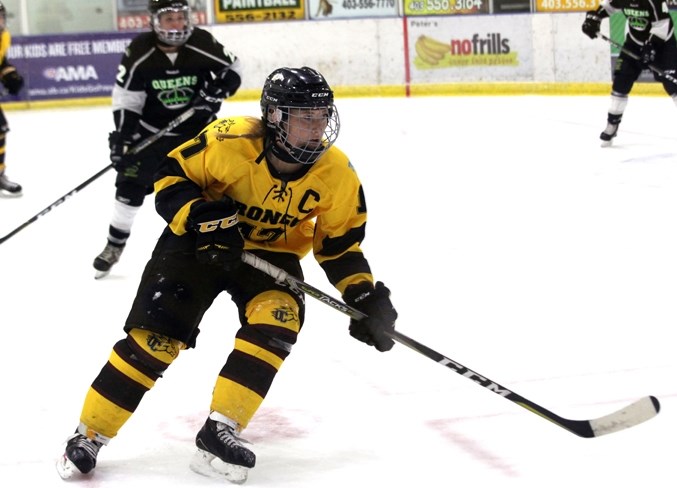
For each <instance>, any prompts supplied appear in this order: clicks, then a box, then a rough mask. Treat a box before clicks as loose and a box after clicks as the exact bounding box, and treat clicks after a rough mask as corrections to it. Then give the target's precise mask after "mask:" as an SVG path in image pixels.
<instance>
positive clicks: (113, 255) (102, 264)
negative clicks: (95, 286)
mask: <svg viewBox="0 0 677 488" xmlns="http://www.w3.org/2000/svg"><path fill="white" fill-rule="evenodd" d="M124 249H125V246H124V244H123V245H122V246H116V245H115V244H112V243H110V242H109V243H107V244H106V247H105V248H104V249H103V251H101V254H99V255H98V256H97V257H96V258H95V259H94V269H95V270H96V275H95V276H94V277H95V278H96V279H97V280H98V279H99V278H103V277H104V276H107V275H108V273H110V269H111V268H112V267H113V265H114V264H115V263H117V262H118V261H119V260H120V255H121V254H122V251H123V250H124Z"/></svg>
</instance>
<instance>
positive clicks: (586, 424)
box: [242, 252, 660, 438]
mask: <svg viewBox="0 0 677 488" xmlns="http://www.w3.org/2000/svg"><path fill="white" fill-rule="evenodd" d="M242 260H243V261H244V262H245V263H247V264H248V265H250V266H252V267H254V268H256V269H258V270H259V271H262V272H263V273H265V274H267V275H268V276H270V277H272V278H274V279H275V281H276V282H277V283H280V284H283V285H285V286H287V287H288V288H289V289H291V290H292V291H295V292H303V293H305V294H306V295H310V296H311V297H313V298H315V299H317V300H319V301H321V302H322V303H324V304H326V305H328V306H330V307H332V308H334V309H335V310H338V311H339V312H342V313H344V314H345V315H347V316H349V317H350V318H352V319H356V320H361V319H363V318H365V317H366V315H365V314H364V313H362V312H360V311H359V310H357V309H355V308H353V307H351V306H350V305H347V304H345V303H343V302H341V301H340V300H337V299H335V298H332V297H331V296H329V295H327V294H326V293H324V292H322V291H321V290H319V289H317V288H315V287H314V286H311V285H309V284H308V283H305V282H304V281H302V280H300V279H298V278H295V277H294V276H291V275H290V274H289V273H287V272H286V271H284V270H283V269H280V268H278V267H277V266H275V265H273V264H271V263H269V262H267V261H265V260H263V259H261V258H260V257H258V256H255V255H254V254H252V253H249V252H244V253H243V255H242ZM387 334H388V336H389V337H391V338H392V339H393V340H394V341H396V342H398V343H400V344H402V345H404V346H407V347H408V348H410V349H412V350H414V351H416V352H418V353H420V354H422V355H423V356H425V357H427V358H429V359H432V360H433V361H435V362H437V363H440V364H441V365H443V366H446V367H447V368H449V369H451V370H452V371H454V372H455V373H457V374H459V375H461V376H464V377H465V378H468V379H469V380H471V381H474V382H475V383H477V384H478V385H480V386H483V387H484V388H486V389H487V390H489V391H491V392H493V393H496V394H497V395H499V396H501V397H503V398H505V399H506V400H510V401H511V402H513V403H515V404H517V405H519V406H520V407H523V408H525V409H527V410H528V411H530V412H532V413H535V414H536V415H538V416H540V417H543V418H544V419H546V420H549V421H550V422H552V423H554V424H555V425H557V426H559V427H561V428H563V429H565V430H568V431H569V432H571V433H573V434H576V435H577V436H580V437H586V438H590V437H598V436H600V435H604V434H610V433H612V432H617V431H619V430H622V429H626V428H628V427H632V426H634V425H637V424H639V423H642V422H644V421H646V420H649V419H650V418H652V417H654V416H655V415H656V414H657V413H658V411H659V409H660V404H659V402H658V399H656V398H655V397H653V396H649V397H644V398H642V399H640V400H638V401H636V402H634V403H632V404H630V405H628V406H627V407H625V408H623V409H621V410H618V411H616V412H614V413H612V414H610V415H606V416H604V417H600V418H598V419H593V420H569V419H565V418H563V417H560V416H559V415H557V414H555V413H553V412H551V411H550V410H548V409H546V408H544V407H542V406H540V405H538V404H537V403H534V402H532V401H531V400H528V399H527V398H525V397H523V396H521V395H519V394H517V393H515V392H514V391H512V390H510V389H508V388H506V387H504V386H502V385H500V384H498V383H496V382H495V381H492V380H490V379H489V378H487V377H486V376H483V375H481V374H479V373H477V372H475V371H473V370H471V369H470V368H468V367H466V366H464V365H462V364H461V363H459V362H457V361H454V360H453V359H450V358H448V357H446V356H444V355H443V354H440V353H439V352H437V351H435V350H433V349H431V348H429V347H428V346H425V345H423V344H421V343H420V342H418V341H416V340H414V339H412V338H410V337H407V336H406V335H404V334H402V333H401V332H398V331H396V330H393V331H392V332H388V333H387Z"/></svg>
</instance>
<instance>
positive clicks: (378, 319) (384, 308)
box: [343, 281, 397, 352]
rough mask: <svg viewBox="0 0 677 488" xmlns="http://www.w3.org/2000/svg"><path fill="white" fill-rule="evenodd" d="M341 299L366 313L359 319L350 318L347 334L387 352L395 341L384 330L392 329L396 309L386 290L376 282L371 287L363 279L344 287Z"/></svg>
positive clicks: (380, 283) (395, 317)
mask: <svg viewBox="0 0 677 488" xmlns="http://www.w3.org/2000/svg"><path fill="white" fill-rule="evenodd" d="M343 300H344V301H345V302H346V304H348V305H350V306H351V307H353V308H356V309H357V310H359V311H360V312H363V313H364V314H366V315H367V317H366V318H364V319H361V320H355V319H351V320H350V329H349V330H350V335H351V336H353V337H354V338H355V339H357V340H358V341H362V342H365V343H367V344H369V345H370V346H374V347H375V348H376V349H377V350H379V351H381V352H385V351H390V350H391V349H392V347H393V345H394V344H395V342H394V341H393V340H392V339H391V338H390V337H388V335H386V332H392V331H394V330H395V320H397V312H396V311H395V308H394V307H393V304H392V303H391V301H390V290H388V288H386V286H385V285H384V284H383V283H382V282H380V281H379V282H377V283H376V286H375V287H374V286H373V285H372V284H371V283H369V282H367V281H365V282H363V283H360V284H357V285H351V286H349V287H348V288H346V291H345V293H344V294H343Z"/></svg>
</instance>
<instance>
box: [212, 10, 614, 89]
mask: <svg viewBox="0 0 677 488" xmlns="http://www.w3.org/2000/svg"><path fill="white" fill-rule="evenodd" d="M583 18H584V14H583V13H569V14H561V13H558V14H519V15H463V16H446V17H439V16H438V17H409V18H407V19H402V18H382V19H361V20H326V21H314V22H271V23H251V24H230V25H215V26H213V27H212V32H213V33H214V35H215V36H216V37H217V38H218V39H219V40H220V41H222V42H223V43H224V44H225V45H226V46H227V47H228V48H229V49H231V50H232V51H233V52H235V53H236V54H237V55H238V56H239V57H240V58H241V60H242V62H243V64H244V80H243V87H242V88H243V93H246V92H247V91H253V92H257V91H258V90H260V87H261V85H262V84H263V81H264V80H265V77H266V76H267V75H268V74H269V73H270V72H271V71H273V70H274V69H275V68H277V67H280V66H302V65H307V66H312V67H315V68H317V69H319V70H320V71H321V72H322V73H323V74H324V75H325V76H326V78H327V79H328V81H329V82H330V83H331V84H332V85H333V86H334V87H336V88H337V89H345V90H347V91H348V92H351V91H354V92H355V94H370V93H369V92H370V91H374V92H375V93H389V92H394V93H395V94H399V93H401V91H403V90H404V89H405V88H406V87H407V86H408V85H409V86H410V87H411V89H412V90H417V89H419V90H420V89H423V88H425V87H428V86H432V85H434V86H438V87H442V88H441V90H442V91H444V90H445V89H448V90H454V88H455V87H458V86H459V85H464V86H466V87H468V86H469V85H470V87H472V85H477V87H478V90H479V91H482V90H485V89H488V88H487V87H486V85H487V84H491V85H497V84H498V85H499V86H500V85H501V84H505V83H519V84H524V86H523V87H522V89H524V90H525V91H527V90H529V89H530V87H532V88H535V89H537V88H538V87H539V86H559V85H561V86H564V85H566V84H572V83H573V84H576V89H580V90H583V91H585V90H586V89H587V88H592V89H594V88H595V87H598V86H600V85H601V86H602V87H603V89H604V90H608V84H609V82H610V80H611V70H610V66H611V65H610V51H609V45H608V44H607V43H606V42H604V41H602V40H594V41H593V40H591V39H589V38H588V37H586V36H585V35H584V34H583V33H582V32H581V24H582V22H583ZM602 32H607V33H608V21H604V22H603V25H602ZM421 36H424V37H427V38H432V39H434V40H435V41H437V42H438V43H442V44H444V43H446V44H447V45H450V46H451V45H452V44H453V42H456V44H455V45H456V46H463V47H464V48H465V51H463V52H457V53H454V54H453V55H452V54H451V53H447V54H446V55H445V56H444V57H443V58H439V59H437V58H434V57H433V58H430V57H427V56H425V51H424V52H423V53H420V52H417V44H416V43H417V41H419V42H420V38H421ZM473 39H474V42H473ZM497 45H498V46H499V48H500V49H501V50H502V52H496V49H495V46H497ZM469 46H472V49H471V50H470V51H468V47H469ZM492 46H493V47H492ZM421 48H422V46H421V45H419V46H418V49H419V50H420V49H421ZM492 51H493V52H492ZM421 54H423V56H424V57H425V59H427V61H428V62H426V61H424V60H423V59H422V58H421ZM434 61H437V62H434ZM493 89H496V88H495V87H494V88H493Z"/></svg>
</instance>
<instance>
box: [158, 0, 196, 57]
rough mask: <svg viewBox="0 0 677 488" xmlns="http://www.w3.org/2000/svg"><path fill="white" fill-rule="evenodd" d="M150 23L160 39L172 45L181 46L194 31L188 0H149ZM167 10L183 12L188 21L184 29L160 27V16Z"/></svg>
mask: <svg viewBox="0 0 677 488" xmlns="http://www.w3.org/2000/svg"><path fill="white" fill-rule="evenodd" d="M148 11H149V12H150V25H151V27H152V28H153V32H155V35H156V36H157V38H158V40H159V41H160V42H162V43H164V44H168V45H170V46H181V45H183V44H185V43H186V41H187V40H188V38H189V37H190V35H191V34H192V33H193V20H192V18H191V13H190V5H188V0H149V2H148ZM166 12H183V14H184V16H185V18H186V23H185V24H184V27H183V29H163V28H161V27H160V16H161V15H162V14H164V13H166Z"/></svg>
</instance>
